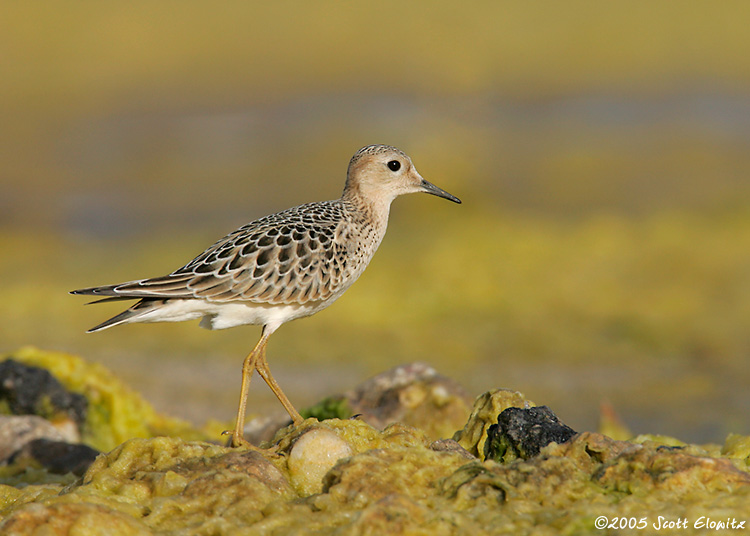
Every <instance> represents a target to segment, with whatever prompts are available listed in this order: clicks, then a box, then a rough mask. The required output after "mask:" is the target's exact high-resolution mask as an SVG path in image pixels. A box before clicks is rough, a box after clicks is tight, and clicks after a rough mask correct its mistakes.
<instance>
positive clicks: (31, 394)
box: [0, 359, 88, 430]
mask: <svg viewBox="0 0 750 536" xmlns="http://www.w3.org/2000/svg"><path fill="white" fill-rule="evenodd" d="M0 402H6V403H7V405H8V408H9V409H10V412H11V413H12V414H14V415H39V416H41V417H44V418H46V419H49V420H56V419H59V418H60V417H61V416H64V417H67V418H69V419H71V420H73V421H74V422H75V423H76V425H77V426H78V429H79V430H80V429H81V428H82V426H83V423H84V421H85V420H86V411H87V409H88V401H87V400H86V397H84V396H83V395H81V394H78V393H71V392H70V391H68V390H67V389H65V387H63V386H62V384H61V383H60V382H59V381H57V379H56V378H55V377H54V376H52V374H50V373H49V372H48V371H47V370H45V369H43V368H39V367H32V366H29V365H24V364H23V363H19V362H18V361H15V360H14V359H6V360H5V361H2V362H0ZM61 414H62V415H61Z"/></svg>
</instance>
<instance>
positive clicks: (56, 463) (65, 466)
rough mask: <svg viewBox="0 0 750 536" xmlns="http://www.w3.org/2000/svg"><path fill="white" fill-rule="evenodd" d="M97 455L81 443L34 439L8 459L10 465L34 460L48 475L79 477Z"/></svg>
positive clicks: (94, 450) (93, 450) (96, 451)
mask: <svg viewBox="0 0 750 536" xmlns="http://www.w3.org/2000/svg"><path fill="white" fill-rule="evenodd" d="M98 455H99V451H98V450H96V449H93V448H91V447H89V446H88V445H83V444H81V443H66V442H65V441H53V440H50V439H34V440H32V441H29V442H28V443H26V444H25V445H24V446H23V447H22V448H21V449H20V450H19V451H17V452H16V453H15V454H13V456H12V457H11V459H10V463H22V462H23V461H29V460H34V461H35V462H37V463H38V464H39V465H41V466H42V467H44V468H45V469H47V470H48V471H49V472H50V473H55V474H59V475H64V474H67V473H73V474H75V475H78V476H81V475H83V473H85V472H86V470H87V469H88V468H89V466H90V465H91V464H92V463H93V462H94V460H95V459H96V457H97V456H98Z"/></svg>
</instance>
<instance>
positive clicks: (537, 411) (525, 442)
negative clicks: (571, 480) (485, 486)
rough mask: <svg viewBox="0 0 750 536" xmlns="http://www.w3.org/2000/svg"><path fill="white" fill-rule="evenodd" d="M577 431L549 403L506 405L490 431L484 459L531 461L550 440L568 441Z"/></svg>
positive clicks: (551, 441) (557, 441)
mask: <svg viewBox="0 0 750 536" xmlns="http://www.w3.org/2000/svg"><path fill="white" fill-rule="evenodd" d="M575 434H576V431H575V430H573V429H572V428H570V427H569V426H567V425H565V424H563V423H561V422H560V421H559V420H558V419H557V416H556V415H555V414H554V413H552V410H550V409H549V408H548V407H547V406H536V407H533V408H507V409H506V410H504V411H503V412H502V413H500V415H498V417H497V424H493V425H492V426H490V428H489V430H488V432H487V442H486V443H485V445H484V454H485V459H487V460H494V461H496V462H508V461H512V460H515V459H517V458H523V459H524V460H528V459H529V458H533V457H534V456H536V455H537V454H539V451H540V450H541V449H542V448H543V447H546V446H547V445H549V444H550V443H553V442H554V443H565V442H566V441H568V440H569V439H570V438H571V437H573V436H574V435H575Z"/></svg>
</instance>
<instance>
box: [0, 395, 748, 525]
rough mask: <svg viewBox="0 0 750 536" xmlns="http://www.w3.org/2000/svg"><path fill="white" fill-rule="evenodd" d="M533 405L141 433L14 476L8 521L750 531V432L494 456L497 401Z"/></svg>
mask: <svg viewBox="0 0 750 536" xmlns="http://www.w3.org/2000/svg"><path fill="white" fill-rule="evenodd" d="M128 396H129V394H128ZM531 405H533V404H532V403H531V402H530V401H528V400H526V399H524V397H523V396H522V395H520V394H519V393H516V392H512V391H505V390H498V391H494V392H491V393H485V394H484V395H482V396H480V397H479V398H478V399H477V401H476V403H475V406H474V409H473V412H472V414H471V416H470V418H469V420H468V422H467V424H466V426H465V427H464V429H463V430H461V431H458V432H457V433H456V434H455V436H454V439H456V441H457V442H458V443H459V444H460V445H461V446H462V447H463V449H465V451H464V450H462V449H460V448H457V447H456V445H455V444H453V448H451V443H450V442H447V443H446V442H443V443H441V446H440V447H437V446H436V445H435V444H433V443H432V442H431V440H430V439H428V438H427V437H426V436H425V434H424V433H423V432H422V431H420V430H418V429H415V428H411V427H407V426H405V425H401V424H393V425H391V426H389V427H388V428H386V429H385V430H383V431H378V430H375V429H373V428H372V427H370V426H369V425H367V424H365V423H363V422H360V421H358V420H343V421H342V420H337V419H333V420H328V421H323V422H317V421H316V420H314V419H308V420H306V421H305V422H304V423H303V424H302V425H301V426H298V427H296V428H294V429H292V428H291V427H290V428H286V429H282V430H280V431H279V432H278V433H277V435H276V437H275V438H274V441H273V442H272V443H271V445H270V446H269V448H268V449H266V450H263V451H256V450H253V449H229V448H225V447H222V446H219V445H215V444H211V443H208V442H202V441H191V440H187V439H183V438H177V437H150V438H137V439H130V440H127V441H125V442H124V443H122V444H121V445H119V446H117V447H116V448H114V450H112V451H111V452H109V453H107V454H103V455H101V456H99V458H98V459H97V460H96V461H95V462H94V464H93V465H92V466H91V467H90V468H89V470H88V471H87V472H86V474H85V475H84V476H83V478H81V479H79V480H77V481H74V482H72V483H68V484H65V483H60V482H58V483H55V482H54V481H52V482H45V481H44V479H39V480H40V483H37V484H18V485H16V486H7V485H0V516H2V522H1V523H2V524H0V534H20V535H24V534H39V535H42V534H43V535H56V534H76V535H82V536H83V535H87V534H107V535H120V534H122V535H125V534H200V535H204V534H216V535H225V534H226V535H230V534H231V535H242V534H248V535H249V534H269V535H270V534H316V535H317V534H373V535H374V534H425V535H433V534H436V535H441V534H445V535H448V534H467V535H469V534H470V535H482V534H550V535H553V534H603V533H604V534H606V533H615V532H628V533H643V534H649V533H656V532H657V530H656V529H657V528H661V529H662V530H659V531H658V533H679V534H691V533H696V534H698V533H706V531H710V533H712V534H715V533H717V531H716V530H715V529H716V528H717V527H720V526H721V525H720V524H722V523H723V524H731V523H732V522H734V523H735V527H736V528H739V527H738V525H739V524H740V523H744V526H743V527H742V528H740V529H739V530H734V531H733V533H738V532H739V533H741V532H742V530H743V529H744V530H750V529H748V528H747V524H748V519H750V474H749V473H748V455H750V438H748V437H740V436H730V437H729V438H728V439H727V441H726V443H725V445H724V446H723V447H719V446H707V447H699V446H694V445H682V444H680V443H679V442H677V441H676V440H667V439H665V438H660V440H659V441H655V440H653V439H649V438H648V437H641V438H636V439H635V440H632V441H615V440H613V439H610V438H608V437H607V436H604V435H601V434H597V433H591V432H584V433H581V434H578V435H577V436H575V437H574V438H573V439H572V440H571V441H569V442H567V443H565V444H562V445H558V444H556V443H552V444H550V445H548V446H547V447H545V448H543V449H542V451H541V453H540V454H539V455H538V456H536V457H534V458H531V459H528V460H524V459H520V458H518V459H510V458H511V457H510V456H509V457H506V459H504V460H503V462H502V463H498V462H496V461H492V460H486V459H484V450H485V443H486V441H487V438H488V429H489V427H490V425H492V424H494V423H495V422H497V415H498V414H499V412H501V411H502V410H503V409H505V408H507V407H512V406H515V407H529V406H531ZM141 409H143V408H141ZM148 413H149V412H148V411H145V410H144V415H146V416H148ZM152 418H153V416H152ZM154 422H156V423H161V424H162V425H164V422H163V421H161V420H160V419H158V418H154ZM155 428H158V427H155ZM166 428H168V426H166ZM176 428H177V429H179V428H180V426H177V427H176ZM142 431H143V430H142ZM467 451H468V453H470V454H472V455H473V456H475V458H472V457H471V456H469V455H468V454H467ZM644 523H645V525H644ZM628 527H632V530H630V529H628ZM664 527H666V528H664ZM727 530H729V531H731V529H727ZM719 532H721V531H719Z"/></svg>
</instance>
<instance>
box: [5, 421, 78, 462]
mask: <svg viewBox="0 0 750 536" xmlns="http://www.w3.org/2000/svg"><path fill="white" fill-rule="evenodd" d="M41 438H44V439H51V440H54V441H65V440H66V439H67V438H66V437H65V435H64V434H63V433H62V432H60V430H58V429H57V428H55V427H54V426H52V424H50V422H49V421H47V420H46V419H43V418H41V417H37V416H36V415H0V463H4V462H7V461H8V460H9V458H10V457H11V456H12V455H13V454H14V453H15V452H17V451H19V450H20V449H21V448H22V447H23V446H24V445H26V444H27V443H28V442H30V441H33V440H34V439H41Z"/></svg>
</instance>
